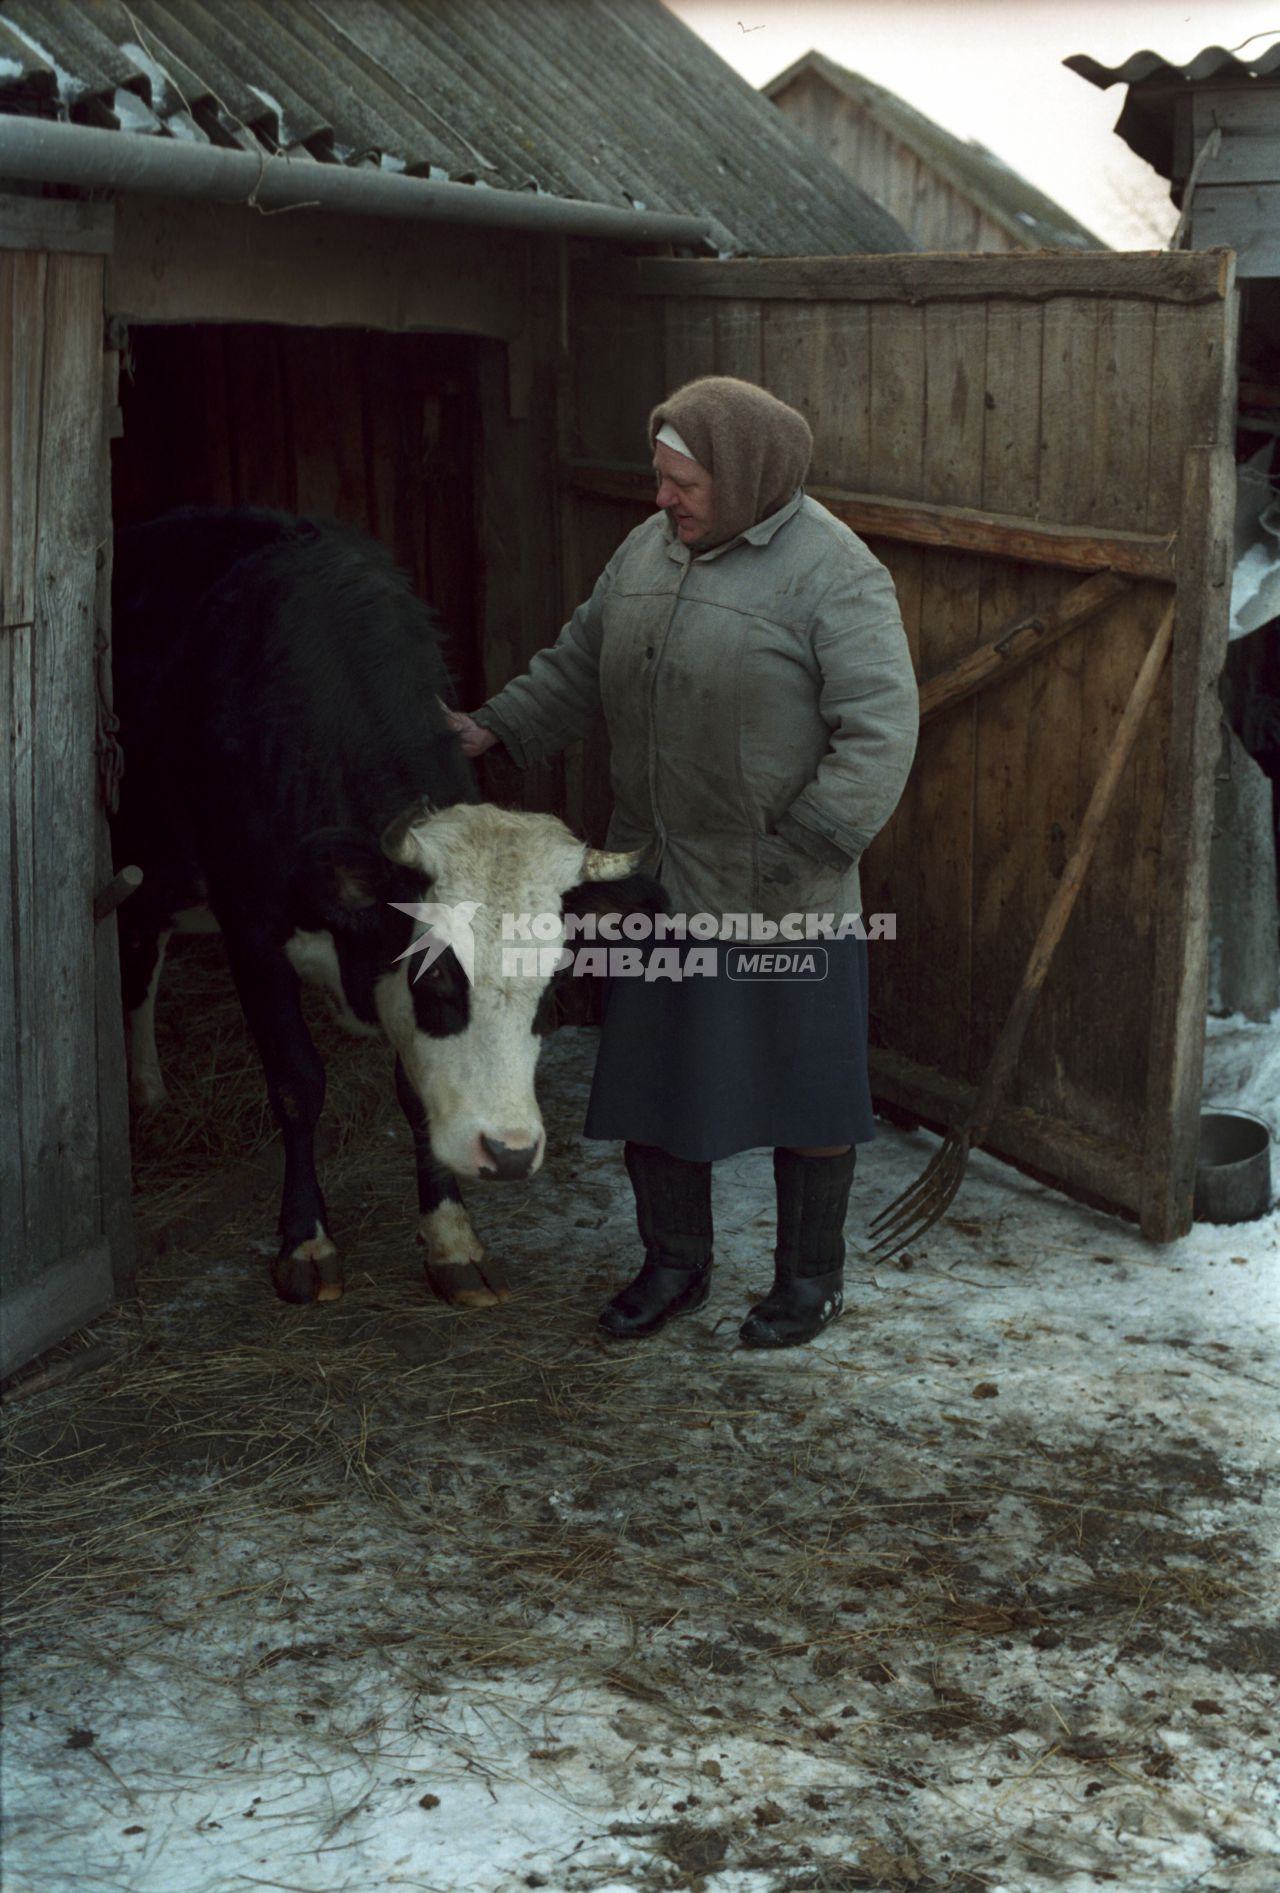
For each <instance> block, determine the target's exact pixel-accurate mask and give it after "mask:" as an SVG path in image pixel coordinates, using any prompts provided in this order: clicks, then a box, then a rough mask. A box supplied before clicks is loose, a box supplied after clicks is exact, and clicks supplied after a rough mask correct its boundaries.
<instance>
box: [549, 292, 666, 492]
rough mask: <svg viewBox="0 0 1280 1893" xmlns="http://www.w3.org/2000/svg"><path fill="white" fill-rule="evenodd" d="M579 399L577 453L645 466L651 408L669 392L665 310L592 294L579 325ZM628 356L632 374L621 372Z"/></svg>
mask: <svg viewBox="0 0 1280 1893" xmlns="http://www.w3.org/2000/svg"><path fill="white" fill-rule="evenodd" d="M574 353H575V363H576V373H575V376H574V381H573V391H574V399H573V402H572V407H571V411H570V414H569V417H568V424H569V427H570V430H571V437H572V440H573V445H574V451H575V452H576V453H578V454H581V455H583V456H584V457H586V458H590V459H596V460H619V459H621V460H630V461H632V462H639V463H641V464H642V465H644V466H645V480H646V482H647V488H648V496H649V497H651V496H652V493H653V473H652V470H651V469H650V468H649V467H648V459H649V455H648V442H647V434H646V429H647V425H648V420H649V413H650V410H651V409H652V408H654V407H656V406H657V404H658V402H659V401H661V400H662V398H663V396H664V395H665V394H666V393H667V392H668V391H669V390H668V386H667V380H666V368H665V364H664V362H663V323H662V311H661V310H660V309H659V308H657V307H656V306H655V305H654V304H651V303H636V302H630V303H624V302H619V301H617V300H616V299H614V298H604V297H599V296H597V297H592V298H590V300H589V302H588V303H587V305H586V306H585V307H584V308H583V309H582V311H581V312H580V322H579V326H578V327H577V328H576V329H575V339H574ZM620 359H622V360H625V362H626V364H627V372H626V373H625V374H619V372H618V362H619V360H620Z"/></svg>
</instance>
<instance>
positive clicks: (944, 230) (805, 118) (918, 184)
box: [773, 72, 1036, 253]
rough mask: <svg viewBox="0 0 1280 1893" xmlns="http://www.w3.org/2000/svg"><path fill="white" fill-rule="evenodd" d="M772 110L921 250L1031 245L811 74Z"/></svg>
mask: <svg viewBox="0 0 1280 1893" xmlns="http://www.w3.org/2000/svg"><path fill="white" fill-rule="evenodd" d="M773 102H774V104H775V105H776V106H777V107H778V110H779V111H781V112H784V113H785V114H786V116H787V117H788V118H789V119H790V120H791V122H792V124H793V125H795V126H796V127H797V128H798V129H799V130H800V131H802V132H804V134H805V136H806V137H808V138H811V139H812V140H813V142H814V144H816V145H817V146H818V147H819V148H820V149H821V150H822V151H825V152H826V154H827V156H828V157H829V158H832V159H834V161H835V162H836V163H837V164H838V165H839V166H840V168H841V170H842V171H846V172H847V173H848V175H849V176H850V177H851V178H853V179H854V180H855V182H856V183H857V184H858V186H859V188H860V189H861V190H864V191H866V192H868V194H869V195H870V196H872V197H874V198H875V200H876V202H877V203H879V204H883V205H884V207H885V209H886V210H887V211H889V212H890V213H891V214H892V215H893V216H894V217H896V218H897V219H898V222H899V223H900V224H901V225H902V227H903V229H904V230H906V231H908V232H909V233H910V235H911V236H913V237H914V238H915V240H916V242H917V243H918V244H919V245H920V247H921V249H924V250H987V251H999V252H1002V253H1003V252H1007V251H1010V250H1029V249H1034V248H1035V247H1036V239H1035V238H1034V237H1032V238H1028V240H1027V242H1025V243H1019V241H1018V240H1017V238H1016V237H1013V236H1011V235H1010V234H1009V232H1008V231H1007V230H1006V229H1005V228H1004V226H1003V225H1002V224H1000V223H998V222H997V221H996V220H995V218H993V217H990V216H988V215H987V214H986V213H985V212H984V211H983V210H981V209H980V208H979V206H978V205H977V204H975V203H974V202H973V200H972V199H971V198H969V197H967V196H965V194H964V192H963V191H960V190H958V189H957V188H956V186H955V185H954V184H951V183H948V181H947V179H946V178H944V177H941V176H940V175H939V173H938V172H937V170H936V169H934V168H933V167H932V166H931V165H929V164H927V163H926V162H925V161H924V160H923V159H922V158H921V157H920V156H919V155H918V154H917V153H916V152H915V151H913V150H912V149H911V147H910V145H907V144H904V143H903V141H902V140H901V139H900V138H897V137H895V136H894V134H893V133H892V132H891V131H890V130H889V129H888V128H887V127H886V126H884V125H882V124H881V123H880V122H879V121H878V120H877V119H876V117H875V116H874V114H873V113H871V112H868V111H867V110H866V109H865V108H864V107H863V106H860V105H857V104H855V102H854V101H853V100H852V99H850V98H847V97H846V96H845V95H844V94H843V93H842V92H838V91H837V90H836V89H835V87H834V86H832V85H829V84H828V83H827V81H826V80H825V79H823V78H822V77H820V75H819V74H817V73H814V72H802V73H799V74H797V76H796V78H795V79H793V80H792V82H791V84H790V85H789V86H787V87H786V88H785V90H783V91H781V92H778V93H777V94H775V96H774V100H773Z"/></svg>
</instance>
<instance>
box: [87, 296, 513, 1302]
mask: <svg viewBox="0 0 1280 1893" xmlns="http://www.w3.org/2000/svg"><path fill="white" fill-rule="evenodd" d="M497 346H499V345H497V344H495V343H493V342H489V341H485V340H484V339H482V338H476V337H469V336H459V335H452V334H437V333H423V332H415V333H412V334H392V333H385V332H380V331H375V330H367V329H354V328H351V329H339V328H326V329H309V328H298V327H292V326H289V327H286V326H282V325H278V324H266V323H255V324H239V323H236V324H173V325H167V324H156V325H151V324H148V325H145V326H137V327H132V328H130V330H129V333H128V337H127V342H126V343H125V344H124V345H123V346H122V352H121V371H122V372H121V375H120V408H121V416H120V419H121V425H122V431H121V432H120V433H119V434H118V436H117V437H116V438H115V440H114V441H113V443H112V450H111V452H112V466H111V479H112V512H113V523H114V525H115V526H116V527H124V526H130V525H134V524H137V523H139V522H141V521H144V520H147V519H151V518H154V517H156V516H157V515H158V514H161V513H164V512H166V511H168V510H170V509H171V508H173V507H175V506H182V505H213V506H231V505H256V506H268V507H276V508H280V509H282V510H284V511H287V512H297V513H304V514H314V515H317V516H320V517H325V518H334V519H340V520H343V521H345V522H346V523H348V524H350V525H353V526H356V527H359V528H360V529H362V530H363V531H365V532H368V533H369V534H370V535H371V536H372V537H373V538H375V539H377V540H379V541H380V542H381V543H382V544H383V545H385V546H386V547H387V549H388V550H389V551H390V553H391V555H392V557H393V558H394V559H395V561H396V563H397V564H398V565H400V566H401V567H402V568H403V569H404V570H405V571H406V572H407V573H408V575H409V577H410V579H411V580H412V583H413V586H414V589H415V590H416V591H417V592H418V594H419V596H421V597H423V598H425V599H426V600H428V601H429V602H430V603H431V604H432V605H433V606H434V607H435V609H436V610H437V612H438V614H439V616H440V620H441V623H442V626H443V629H444V633H445V648H446V653H447V658H448V663H449V669H450V672H451V674H452V676H453V680H454V683H455V685H456V687H457V690H458V694H459V699H460V701H461V702H462V703H464V704H469V703H474V702H478V701H480V700H481V698H482V697H483V695H484V694H485V692H484V687H483V662H482V637H481V629H480V627H481V622H482V612H483V606H484V599H483V593H482V587H481V573H482V562H481V559H480V556H479V551H478V527H479V512H480V507H479V503H478V493H479V478H478V475H479V469H480V458H481V427H480V395H479V387H480V380H481V365H482V359H483V356H484V352H485V351H486V350H493V349H494V348H496V347H497ZM125 768H126V769H127V768H128V755H127V751H126V754H125ZM127 922H128V913H127V908H126V910H125V911H124V912H123V913H122V916H121V924H122V925H127ZM305 1004H306V1008H307V1016H308V1022H309V1025H310V1028H311V1031H312V1035H313V1037H314V1039H315V1042H316V1045H317V1049H318V1050H319V1051H320V1053H321V1056H322V1058H323V1059H324V1061H325V1066H326V1071H327V1099H326V1108H325V1113H324V1117H323V1118H322V1120H321V1126H320V1132H319V1136H318V1139H317V1149H318V1154H319V1155H320V1157H321V1159H322V1162H323V1164H324V1168H325V1171H326V1187H331V1193H332V1195H333V1198H334V1205H335V1210H336V1223H337V1227H338V1230H339V1241H340V1242H341V1241H342V1239H343V1236H344V1235H346V1234H347V1232H348V1231H349V1229H350V1226H351V1222H352V1219H353V1218H359V1217H361V1216H363V1215H364V1214H366V1213H368V1211H367V1205H368V1204H369V1203H370V1201H371V1200H372V1198H371V1193H370V1191H369V1189H368V1187H367V1156H366V1155H365V1154H362V1153H363V1151H364V1149H365V1147H366V1146H367V1141H368V1138H369V1136H370V1134H371V1132H372V1127H373V1126H374V1125H375V1123H377V1124H378V1125H379V1127H380V1128H379V1133H378V1134H379V1135H380V1136H381V1137H382V1138H383V1141H384V1142H385V1141H386V1140H387V1139H392V1140H393V1141H394V1140H398V1139H399V1138H400V1135H401V1131H402V1130H403V1126H402V1124H401V1122H400V1120H399V1114H398V1112H397V1110H396V1106H395V1103H394V1098H393V1095H392V1090H391V1063H390V1052H389V1050H388V1048H387V1046H386V1045H385V1043H384V1042H383V1041H382V1040H381V1039H378V1040H374V1041H371V1040H368V1039H352V1038H350V1037H349V1036H348V1035H347V1034H346V1033H345V1032H344V1031H343V1030H342V1029H341V1027H340V1026H339V1024H338V1023H337V1021H336V1020H335V1018H334V1016H333V1015H332V1013H331V1011H330V1008H329V1007H328V1006H327V1004H326V1002H325V1001H324V999H323V998H322V997H321V996H320V995H319V994H317V993H314V992H311V991H308V992H307V993H306V995H305ZM156 1044H157V1050H158V1053H159V1061H160V1070H161V1074H162V1076H163V1080H164V1086H165V1090H166V1092H167V1098H166V1101H165V1102H164V1103H163V1104H161V1105H157V1106H155V1107H154V1108H149V1109H143V1108H140V1107H139V1105H138V1103H137V1100H136V1099H135V1104H134V1109H133V1110H132V1111H131V1127H130V1143H131V1155H132V1166H133V1183H134V1211H135V1222H136V1228H137V1234H138V1240H139V1248H140V1251H141V1253H142V1255H143V1256H144V1257H145V1256H147V1255H148V1254H150V1255H155V1254H156V1253H171V1254H175V1255H176V1254H179V1253H181V1252H182V1251H183V1250H184V1249H185V1248H186V1246H187V1245H188V1244H189V1243H190V1242H192V1241H194V1240H196V1239H197V1238H200V1239H203V1238H207V1237H208V1236H209V1235H211V1234H214V1233H215V1232H217V1236H218V1240H219V1241H220V1242H221V1241H225V1242H226V1243H227V1245H228V1249H229V1251H230V1252H232V1253H235V1252H239V1253H243V1251H244V1250H245V1249H246V1248H248V1249H252V1248H253V1246H254V1245H255V1244H258V1245H262V1244H265V1245H266V1246H267V1247H268V1248H271V1247H274V1243H273V1241H272V1239H271V1230H272V1226H273V1222H274V1217H275V1207H276V1193H277V1187H278V1172H279V1147H278V1144H277V1142H276V1126H275V1121H274V1119H273V1117H272V1115H271V1112H270V1108H269V1106H268V1103H267V1093H266V1085H265V1083H264V1081H263V1077H262V1069H261V1065H260V1062H259V1060H258V1055H257V1052H256V1050H255V1048H254V1046H253V1044H252V1042H251V1040H250V1037H249V1033H248V1028H247V1025H246V1023H245V1019H244V1015H243V1012H242V1010H241V1007H240V1004H239V1000H238V998H237V995H236V992H235V989H234V986H233V984H232V981H231V975H230V970H229V968H228V965H227V961H226V955H225V951H224V948H223V944H222V941H221V939H220V938H219V937H217V936H216V935H210V934H207V933H201V932H190V933H184V932H178V933H175V935H174V936H173V938H172V940H171V941H170V943H169V946H168V950H167V954H166V958H165V963H164V968H163V976H162V979H161V983H160V988H159V995H158V1002H157V1006H156ZM404 1134H405V1136H406V1137H407V1131H406V1132H405V1133H404ZM395 1156H396V1158H397V1159H398V1162H399V1170H398V1173H397V1175H398V1184H399V1188H398V1189H397V1192H396V1208H397V1221H398V1222H399V1221H402V1220H406V1221H407V1218H408V1216H409V1213H410V1208H411V1199H412V1166H411V1161H410V1158H409V1153H408V1150H407V1149H406V1150H404V1151H400V1150H399V1149H397V1150H396V1151H395ZM253 1286H254V1288H255V1290H259V1291H261V1290H263V1289H264V1288H265V1283H259V1282H257V1281H255V1282H254V1284H253Z"/></svg>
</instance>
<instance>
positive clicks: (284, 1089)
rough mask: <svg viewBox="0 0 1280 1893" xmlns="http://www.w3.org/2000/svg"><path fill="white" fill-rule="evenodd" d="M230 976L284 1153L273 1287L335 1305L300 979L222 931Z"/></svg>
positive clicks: (254, 945)
mask: <svg viewBox="0 0 1280 1893" xmlns="http://www.w3.org/2000/svg"><path fill="white" fill-rule="evenodd" d="M223 931H224V932H225V933H226V936H227V951H228V953H229V955H230V959H231V971H232V973H233V975H234V977H235V982H236V987H237V989H238V991H239V994H240V1003H241V1004H242V1005H243V1007H244V1012H245V1017H246V1019H247V1020H248V1022H249V1029H250V1031H251V1032H252V1033H253V1036H254V1038H255V1040H256V1041H257V1046H258V1050H259V1052H260V1053H261V1055H262V1067H263V1070H264V1072H265V1073H266V1078H267V1090H268V1092H269V1094H270V1097H271V1108H272V1110H273V1111H274V1112H275V1115H276V1122H277V1123H278V1124H279V1126H280V1138H281V1142H282V1143H283V1145H284V1184H283V1188H282V1190H281V1196H280V1252H279V1254H278V1255H277V1257H276V1259H275V1261H274V1262H273V1264H272V1266H271V1279H272V1281H273V1282H274V1284H275V1290H276V1293H277V1295H279V1296H280V1298H281V1299H282V1300H283V1301H291V1302H302V1303H305V1302H312V1301H336V1300H337V1299H338V1297H339V1296H340V1295H341V1294H342V1286H343V1284H342V1269H341V1266H340V1264H339V1261H338V1251H337V1249H336V1247H335V1246H334V1244H333V1243H332V1242H331V1241H330V1239H329V1232H328V1227H327V1222H326V1217H325V1207H324V1197H323V1196H322V1195H321V1193H320V1180H319V1178H318V1176H317V1175H316V1155H315V1129H316V1124H317V1122H318V1121H319V1117H320V1111H321V1108H322V1106H323V1104H324V1063H323V1061H322V1060H321V1057H320V1054H319V1053H318V1052H317V1050H316V1048H315V1046H314V1044H313V1043H312V1039H311V1034H310V1032H309V1031H308V1030H307V1022H306V1020H305V1019H304V1017H303V1014H302V1002H301V994H300V987H299V983H298V977H297V975H296V973H295V972H294V970H293V968H292V967H291V966H290V964H289V962H288V961H287V960H286V958H285V957H284V953H283V950H282V949H281V947H280V946H279V945H278V944H276V942H274V941H272V940H269V939H267V940H264V939H262V938H261V937H260V936H245V935H241V934H239V933H237V932H235V931H233V930H232V929H231V928H228V927H226V926H225V925H224V928H223Z"/></svg>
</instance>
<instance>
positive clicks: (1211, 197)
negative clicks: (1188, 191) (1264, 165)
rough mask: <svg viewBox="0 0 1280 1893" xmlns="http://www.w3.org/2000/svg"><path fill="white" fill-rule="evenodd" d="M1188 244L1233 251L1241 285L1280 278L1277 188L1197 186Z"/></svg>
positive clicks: (1279, 188) (1279, 209)
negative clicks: (1254, 279)
mask: <svg viewBox="0 0 1280 1893" xmlns="http://www.w3.org/2000/svg"><path fill="white" fill-rule="evenodd" d="M1190 241H1191V242H1192V243H1194V244H1195V245H1196V247H1197V248H1198V249H1203V248H1206V247H1207V246H1209V245H1210V244H1218V245H1222V246H1224V247H1226V248H1227V249H1231V250H1234V251H1235V253H1236V274H1237V276H1238V277H1239V278H1240V280H1241V281H1244V280H1245V279H1247V278H1249V277H1256V276H1280V184H1209V185H1201V184H1198V185H1197V186H1196V193H1195V197H1194V198H1193V200H1192V204H1191V230H1190Z"/></svg>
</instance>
